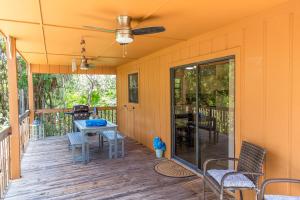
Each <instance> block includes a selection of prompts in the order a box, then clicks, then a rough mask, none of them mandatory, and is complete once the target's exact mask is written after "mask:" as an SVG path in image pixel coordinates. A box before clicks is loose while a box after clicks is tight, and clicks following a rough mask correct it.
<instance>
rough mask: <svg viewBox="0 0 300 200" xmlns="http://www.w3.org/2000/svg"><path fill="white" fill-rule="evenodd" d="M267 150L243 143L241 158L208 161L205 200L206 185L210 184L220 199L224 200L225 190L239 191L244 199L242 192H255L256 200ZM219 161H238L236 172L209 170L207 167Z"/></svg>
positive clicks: (205, 178) (204, 180)
mask: <svg viewBox="0 0 300 200" xmlns="http://www.w3.org/2000/svg"><path fill="white" fill-rule="evenodd" d="M265 154H266V150H265V149H263V148H261V147H259V146H257V145H254V144H251V143H249V142H245V141H244V142H243V143H242V148H241V153H240V158H239V159H237V158H221V159H208V160H206V161H205V162H204V164H203V169H204V174H203V199H205V183H206V182H208V183H210V186H211V187H212V189H213V190H214V191H215V192H216V193H218V194H219V199H220V200H223V198H224V191H225V190H239V191H240V197H241V199H243V193H242V190H246V189H248V190H255V192H256V198H257V197H258V194H259V187H258V179H259V177H260V176H262V175H263V163H264V159H265ZM217 161H235V162H237V161H238V164H237V169H236V170H230V169H226V170H219V169H210V170H207V165H208V164H209V163H211V162H217Z"/></svg>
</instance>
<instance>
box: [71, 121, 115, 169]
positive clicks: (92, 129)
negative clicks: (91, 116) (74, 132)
mask: <svg viewBox="0 0 300 200" xmlns="http://www.w3.org/2000/svg"><path fill="white" fill-rule="evenodd" d="M85 121H86V120H75V121H74V124H75V126H76V127H77V128H78V129H79V131H80V133H81V134H82V136H83V137H84V138H85V140H87V138H86V137H87V133H97V134H102V132H103V131H107V130H113V131H115V145H114V146H115V148H114V151H115V154H114V155H115V158H117V155H118V153H117V152H118V140H117V127H118V125H116V124H114V123H112V122H109V121H107V125H106V126H86V122H85ZM85 151H86V148H85V143H82V159H83V162H84V163H87V162H88V160H87V156H86V153H89V152H85Z"/></svg>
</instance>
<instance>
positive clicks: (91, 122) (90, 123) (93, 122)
mask: <svg viewBox="0 0 300 200" xmlns="http://www.w3.org/2000/svg"><path fill="white" fill-rule="evenodd" d="M85 125H86V126H87V127H99V126H106V125H107V121H106V120H105V119H88V120H85Z"/></svg>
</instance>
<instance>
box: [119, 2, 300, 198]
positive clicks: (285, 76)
mask: <svg viewBox="0 0 300 200" xmlns="http://www.w3.org/2000/svg"><path fill="white" fill-rule="evenodd" d="M129 53H130V52H129ZM299 53H300V2H299V0H294V1H290V2H288V3H286V4H283V5H281V6H279V7H276V8H273V9H270V10H268V11H267V12H264V13H259V14H257V15H256V16H252V17H249V18H246V19H243V20H242V21H239V22H236V23H234V24H231V25H228V26H226V27H222V28H220V29H218V30H215V31H212V32H209V33H206V34H203V35H200V36H197V37H194V38H192V39H190V40H187V41H186V42H182V43H179V44H177V45H175V46H172V47H169V48H166V49H163V50H160V51H158V52H155V53H153V54H151V55H149V56H146V57H143V58H141V59H139V60H136V61H133V62H131V63H128V64H125V65H122V66H119V67H118V68H117V78H118V81H117V86H118V119H119V121H118V123H119V126H120V127H119V128H120V130H121V131H122V132H124V133H125V134H126V135H128V136H130V137H133V138H135V139H137V140H138V141H139V142H141V143H143V144H145V145H146V146H148V147H150V148H152V138H153V137H154V136H160V137H161V138H162V139H163V140H164V141H166V142H167V145H168V150H167V154H166V155H167V157H170V144H171V131H170V126H171V125H170V71H169V70H170V67H172V66H177V65H181V64H187V63H192V62H195V61H201V60H207V59H210V58H216V57H221V56H224V55H230V54H236V55H237V58H238V59H237V66H236V67H237V70H238V71H237V73H236V88H237V94H236V95H237V102H236V109H237V118H236V135H237V137H236V140H237V144H238V145H237V146H238V148H237V149H239V148H240V147H239V144H240V141H242V140H248V141H251V142H254V143H256V144H258V145H261V146H263V147H265V148H266V149H267V150H268V153H267V162H266V165H265V172H266V177H267V178H271V177H293V178H299V179H300V56H299ZM131 72H139V84H140V87H139V100H140V103H139V104H138V105H134V104H132V105H131V104H128V100H127V99H128V91H127V90H128V88H127V75H128V73H131ZM125 106H127V107H125ZM133 107H135V109H133ZM270 191H273V192H274V191H276V192H283V193H289V192H291V193H297V194H300V187H296V186H289V185H280V186H278V185H277V186H274V187H272V188H271V190H270Z"/></svg>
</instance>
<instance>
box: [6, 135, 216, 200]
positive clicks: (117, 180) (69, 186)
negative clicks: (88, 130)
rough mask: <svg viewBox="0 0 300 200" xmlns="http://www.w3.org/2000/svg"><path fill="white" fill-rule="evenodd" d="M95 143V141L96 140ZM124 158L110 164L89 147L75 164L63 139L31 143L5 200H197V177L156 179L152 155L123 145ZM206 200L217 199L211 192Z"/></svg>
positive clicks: (131, 144)
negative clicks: (86, 155) (85, 161)
mask: <svg viewBox="0 0 300 200" xmlns="http://www.w3.org/2000/svg"><path fill="white" fill-rule="evenodd" d="M94 139H95V141H97V140H96V138H94ZM125 147H126V148H125V149H126V155H125V158H124V159H123V158H119V159H115V160H109V159H108V158H107V151H106V150H105V149H104V151H101V152H99V150H98V148H97V145H96V143H95V144H93V145H92V149H91V159H92V160H91V162H90V163H88V164H87V165H83V164H81V163H77V164H73V163H72V158H71V152H69V151H68V148H67V138H66V137H52V138H47V139H45V140H41V141H36V142H31V143H30V144H29V146H28V148H27V151H26V153H25V154H24V156H23V159H22V178H21V179H19V180H16V181H13V182H12V183H11V185H10V188H9V191H8V193H7V195H6V199H7V200H26V199H30V200H33V199H56V200H58V199H85V200H90V199H103V200H104V199H107V200H108V199H122V200H125V199H127V200H134V199H139V200H140V199H147V200H148V199H149V200H150V199H155V200H158V199H172V200H176V199H178V200H179V199H180V200H181V199H189V200H191V199H201V192H202V187H201V184H202V181H201V179H200V178H198V177H196V176H195V177H189V178H170V177H165V176H162V175H159V174H157V173H156V172H155V171H154V170H153V167H154V165H155V164H156V163H157V162H158V160H157V159H156V158H155V157H154V153H153V152H151V151H150V150H149V149H147V148H146V147H144V146H142V145H140V144H137V143H136V142H135V141H133V140H128V139H127V140H126V145H125ZM207 199H210V200H212V199H217V198H216V197H215V196H214V195H213V194H212V193H211V192H210V193H208V198H207Z"/></svg>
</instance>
